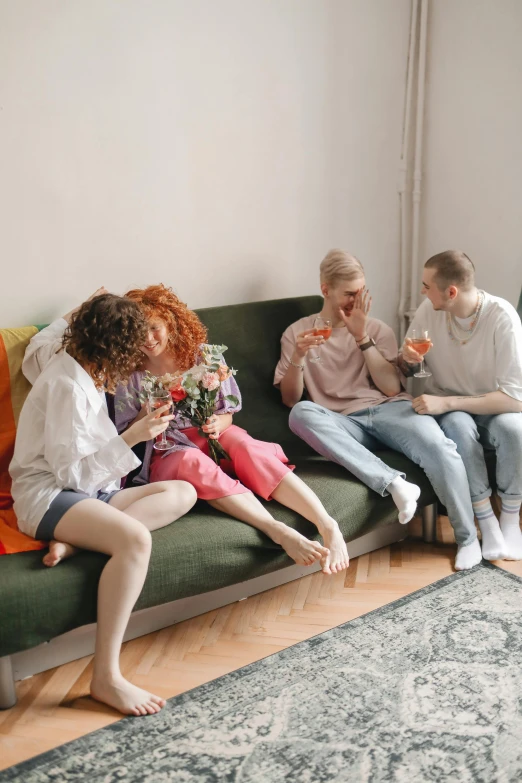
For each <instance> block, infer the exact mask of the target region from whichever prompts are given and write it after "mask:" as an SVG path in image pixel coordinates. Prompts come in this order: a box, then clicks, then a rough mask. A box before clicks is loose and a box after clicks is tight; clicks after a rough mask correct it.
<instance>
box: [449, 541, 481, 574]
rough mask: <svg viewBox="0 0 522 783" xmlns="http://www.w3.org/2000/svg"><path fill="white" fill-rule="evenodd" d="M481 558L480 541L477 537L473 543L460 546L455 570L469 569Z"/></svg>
mask: <svg viewBox="0 0 522 783" xmlns="http://www.w3.org/2000/svg"><path fill="white" fill-rule="evenodd" d="M481 560H482V552H481V551H480V543H479V540H478V538H476V539H475V540H474V541H473V542H472V543H471V544H467V545H466V546H459V548H458V550H457V557H456V558H455V571H467V570H468V569H469V568H473V566H476V565H478V564H479V563H480V561H481Z"/></svg>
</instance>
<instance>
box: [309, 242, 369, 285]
mask: <svg viewBox="0 0 522 783" xmlns="http://www.w3.org/2000/svg"><path fill="white" fill-rule="evenodd" d="M319 269H320V276H321V277H320V279H321V283H327V284H328V285H335V284H336V283H337V282H339V280H355V278H357V277H363V275H364V269H363V266H362V264H361V262H360V261H359V259H358V258H356V257H355V256H352V254H351V253H347V252H346V251H345V250H339V249H338V248H335V249H334V250H330V251H329V252H328V253H327V254H326V255H325V257H324V258H323V260H322V261H321V266H320V267H319Z"/></svg>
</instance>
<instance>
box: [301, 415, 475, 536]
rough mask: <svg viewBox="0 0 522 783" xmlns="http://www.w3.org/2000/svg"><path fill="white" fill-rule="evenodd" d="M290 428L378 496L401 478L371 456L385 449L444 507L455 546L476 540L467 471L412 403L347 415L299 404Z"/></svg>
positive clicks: (437, 429)
mask: <svg viewBox="0 0 522 783" xmlns="http://www.w3.org/2000/svg"><path fill="white" fill-rule="evenodd" d="M289 424H290V429H291V430H292V432H294V433H295V434H296V435H298V436H299V437H300V438H302V439H303V440H304V441H306V443H308V445H309V446H311V447H312V448H313V449H315V451H317V452H318V453H319V454H322V455H323V457H326V458H327V459H329V460H331V461H332V462H337V464H339V465H342V466H343V467H345V468H346V469H347V470H349V471H350V473H353V475H354V476H356V477H357V478H358V479H360V480H361V481H362V482H364V483H365V484H366V485H367V486H368V487H370V489H373V490H375V492H378V493H379V495H383V496H385V495H387V494H389V493H388V491H387V489H386V488H387V486H388V484H390V482H392V481H393V480H394V479H395V478H397V477H398V476H402V477H404V474H403V473H400V472H399V471H397V470H394V469H393V468H390V467H389V466H388V465H386V464H385V463H384V462H383V461H382V460H381V459H379V457H376V456H375V454H372V451H373V450H374V449H379V448H382V446H383V444H384V445H385V446H388V447H389V448H391V449H395V451H400V452H402V454H405V455H406V456H407V457H409V459H411V460H412V462H415V464H417V465H420V467H421V468H422V469H423V470H424V472H425V473H426V475H427V477H428V479H429V480H430V482H431V484H432V486H433V489H434V490H435V492H436V494H437V496H438V498H439V499H440V500H441V502H442V503H444V505H445V506H446V508H447V510H448V515H449V518H450V522H451V524H452V526H453V529H454V531H455V539H456V541H457V543H458V544H460V545H463V546H466V545H467V544H471V543H473V541H475V539H476V537H477V533H476V530H475V522H474V518H473V507H472V505H471V498H470V494H469V485H468V479H467V476H466V468H465V467H464V463H463V461H462V459H461V457H460V456H459V454H458V453H457V448H456V446H455V443H453V441H451V440H449V439H448V438H447V437H446V436H445V435H444V433H443V432H442V430H441V429H440V427H439V426H438V424H437V422H436V421H435V420H434V419H433V418H432V417H431V416H419V415H418V414H417V413H415V411H414V410H413V408H412V405H411V402H408V401H407V400H398V401H397V402H387V403H384V404H382V405H375V406H372V407H370V408H366V409H365V410H362V411H357V412H356V413H351V414H349V415H348V416H345V415H344V414H342V413H334V412H333V411H330V410H328V408H323V407H322V406H321V405H317V404H316V403H315V402H308V401H306V402H298V403H297V405H295V406H294V407H293V408H292V410H291V412H290V419H289Z"/></svg>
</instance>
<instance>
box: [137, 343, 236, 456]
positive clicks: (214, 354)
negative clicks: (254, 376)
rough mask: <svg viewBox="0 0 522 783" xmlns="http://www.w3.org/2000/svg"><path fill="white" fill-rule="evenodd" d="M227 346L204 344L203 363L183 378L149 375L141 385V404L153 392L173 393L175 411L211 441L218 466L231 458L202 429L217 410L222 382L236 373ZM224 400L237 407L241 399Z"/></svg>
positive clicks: (145, 376) (209, 445) (186, 373)
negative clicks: (228, 361)
mask: <svg viewBox="0 0 522 783" xmlns="http://www.w3.org/2000/svg"><path fill="white" fill-rule="evenodd" d="M226 350H227V346H226V345H205V346H203V348H202V352H201V362H200V363H199V364H196V365H195V366H194V367H192V368H191V369H190V370H187V371H186V372H184V373H182V374H181V375H171V374H167V375H161V376H154V375H151V374H150V373H149V372H146V373H145V375H144V377H143V380H142V383H141V387H142V393H143V398H144V399H142V402H144V401H145V398H147V397H148V395H149V394H150V392H151V391H155V390H157V389H165V390H168V391H170V396H171V397H172V402H173V404H174V409H175V411H177V412H178V413H179V414H180V416H182V417H183V418H184V419H187V420H188V421H190V423H191V424H192V425H193V426H195V427H197V428H198V432H199V434H200V435H203V437H205V438H207V440H208V450H209V455H210V456H211V457H212V459H213V460H214V462H216V463H217V464H219V461H220V460H221V459H230V457H229V456H228V454H227V452H226V451H225V449H224V448H223V446H222V445H221V444H220V442H219V441H218V440H217V439H216V438H209V436H208V435H207V433H206V432H203V430H202V429H201V428H202V426H203V425H204V424H206V421H207V419H209V418H210V416H212V414H213V413H214V411H215V409H216V400H217V396H218V393H219V390H220V388H221V385H222V383H224V381H226V380H228V379H229V378H230V377H231V376H232V375H235V374H236V370H233V369H231V368H230V367H228V366H227V365H226V364H225V363H224V361H223V354H224V353H225V351H226ZM225 399H226V400H228V401H229V402H231V403H232V405H238V404H239V400H238V398H237V397H236V396H235V395H233V394H227V395H226V396H225Z"/></svg>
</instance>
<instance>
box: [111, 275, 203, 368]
mask: <svg viewBox="0 0 522 783" xmlns="http://www.w3.org/2000/svg"><path fill="white" fill-rule="evenodd" d="M125 296H126V297H128V298H129V299H132V301H133V302H136V303H137V304H139V306H140V307H141V309H142V312H143V313H144V315H145V317H146V318H147V320H149V321H150V320H152V319H153V318H159V319H160V320H162V321H163V322H164V323H165V325H166V327H167V331H168V335H169V337H168V345H169V351H170V353H171V354H172V357H173V358H174V359H175V360H176V364H177V368H178V370H180V371H182V372H184V371H185V370H188V369H189V368H190V367H193V366H194V364H195V362H196V357H197V355H198V353H199V346H200V345H201V343H204V342H206V340H207V330H206V328H205V327H204V326H203V324H202V323H201V321H200V320H199V318H198V317H197V315H196V313H195V312H193V310H189V308H188V307H187V305H186V304H184V303H183V302H180V300H179V299H178V297H177V296H176V294H175V293H174V291H173V290H172V288H168V287H167V286H165V285H163V284H162V283H160V284H159V285H149V286H148V287H147V288H133V289H132V290H131V291H127V293H126V294H125ZM143 361H145V359H144V357H142V364H143Z"/></svg>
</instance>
